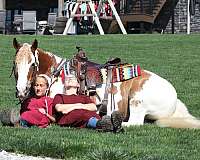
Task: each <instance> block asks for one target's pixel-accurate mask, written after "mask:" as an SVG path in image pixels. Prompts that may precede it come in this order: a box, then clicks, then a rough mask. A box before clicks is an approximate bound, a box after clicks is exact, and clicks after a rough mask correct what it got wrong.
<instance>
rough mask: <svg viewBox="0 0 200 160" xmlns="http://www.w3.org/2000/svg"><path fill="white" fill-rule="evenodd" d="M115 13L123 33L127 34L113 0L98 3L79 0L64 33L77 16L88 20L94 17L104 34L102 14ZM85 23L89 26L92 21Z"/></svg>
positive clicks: (65, 32)
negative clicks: (100, 19)
mask: <svg viewBox="0 0 200 160" xmlns="http://www.w3.org/2000/svg"><path fill="white" fill-rule="evenodd" d="M79 8H80V11H79ZM113 15H114V16H115V18H116V21H117V23H118V25H119V27H120V29H121V31H122V33H123V34H127V32H126V30H125V28H124V26H123V24H122V22H121V19H120V17H119V15H118V13H117V11H116V8H115V6H114V4H113V2H112V0H107V1H106V2H104V1H103V0H99V2H98V3H97V2H96V3H93V2H92V0H77V1H76V4H75V6H74V8H73V9H72V12H71V14H70V15H69V19H68V21H67V23H66V26H65V29H64V32H63V35H67V33H68V30H69V27H70V25H71V23H72V22H73V20H74V18H75V17H76V18H77V17H80V18H81V20H83V21H87V22H90V21H91V19H92V21H94V22H95V23H96V25H97V28H98V30H99V33H100V35H104V31H103V28H102V26H101V23H100V21H99V18H100V17H101V16H113ZM85 25H86V26H87V27H91V26H92V25H91V23H90V24H85Z"/></svg>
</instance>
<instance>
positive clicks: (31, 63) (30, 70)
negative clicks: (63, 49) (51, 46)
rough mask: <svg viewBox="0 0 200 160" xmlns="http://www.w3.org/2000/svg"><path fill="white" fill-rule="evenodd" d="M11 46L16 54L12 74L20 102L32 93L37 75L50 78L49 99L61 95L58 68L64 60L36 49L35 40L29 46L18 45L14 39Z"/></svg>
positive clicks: (61, 84)
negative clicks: (44, 75)
mask: <svg viewBox="0 0 200 160" xmlns="http://www.w3.org/2000/svg"><path fill="white" fill-rule="evenodd" d="M13 46H14V48H15V49H16V54H15V59H14V62H13V70H12V73H14V76H15V80H16V96H17V97H18V98H19V100H20V102H23V101H24V100H25V99H26V98H28V97H29V96H31V93H33V92H32V86H33V85H32V83H33V81H34V79H35V77H36V75H38V74H46V75H47V76H49V77H50V78H51V85H50V88H49V96H50V97H54V96H55V95H56V94H58V93H63V91H64V90H63V89H64V88H63V87H64V85H63V82H62V77H61V75H60V70H61V69H60V68H62V66H63V64H64V63H65V62H66V60H65V59H63V58H61V57H59V56H56V55H54V54H53V53H51V52H47V51H44V50H42V49H40V48H38V41H37V40H36V39H35V40H34V41H33V43H32V45H30V44H28V43H23V44H20V43H19V42H18V41H17V39H16V38H14V39H13ZM12 73H11V75H12Z"/></svg>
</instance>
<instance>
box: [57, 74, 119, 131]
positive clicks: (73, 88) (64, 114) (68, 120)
mask: <svg viewBox="0 0 200 160" xmlns="http://www.w3.org/2000/svg"><path fill="white" fill-rule="evenodd" d="M64 86H65V94H57V95H56V96H55V97H54V100H53V112H54V113H53V114H55V118H56V123H57V124H58V125H60V126H68V127H78V128H94V129H99V130H103V131H112V132H120V131H122V127H121V124H122V116H121V114H120V113H119V112H117V111H115V112H113V113H112V115H111V117H110V116H104V117H102V119H101V117H100V116H99V115H98V114H97V113H96V110H97V108H96V105H95V104H94V103H93V101H92V100H91V99H90V97H88V96H86V95H77V89H78V88H79V83H78V82H77V79H76V78H75V77H74V76H72V75H70V76H67V77H65V81H64Z"/></svg>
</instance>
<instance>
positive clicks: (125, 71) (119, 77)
mask: <svg viewBox="0 0 200 160" xmlns="http://www.w3.org/2000/svg"><path fill="white" fill-rule="evenodd" d="M101 74H102V79H103V83H106V79H107V69H105V68H103V69H101ZM140 75H141V69H140V65H133V64H120V65H119V66H114V67H113V68H112V82H113V83H114V82H122V81H126V80H129V79H132V78H135V77H138V76H140Z"/></svg>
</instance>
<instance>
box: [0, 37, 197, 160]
mask: <svg viewBox="0 0 200 160" xmlns="http://www.w3.org/2000/svg"><path fill="white" fill-rule="evenodd" d="M14 37H16V38H17V40H18V41H20V42H23V43H24V42H28V43H32V41H33V40H34V39H35V38H36V39H37V40H38V42H39V47H40V48H42V49H44V50H47V51H51V52H53V53H54V54H56V55H59V56H61V57H66V58H71V57H72V56H73V54H74V53H75V52H76V49H75V47H76V46H77V45H78V46H81V47H82V48H84V50H85V51H86V53H87V56H88V57H89V59H91V60H93V61H96V62H99V63H104V62H105V61H106V60H107V59H108V58H109V57H120V58H121V59H122V60H123V62H128V63H134V64H140V65H141V67H142V68H144V69H146V70H149V71H152V72H154V73H157V74H158V75H160V76H161V77H163V78H165V79H167V80H168V81H170V82H171V83H172V84H173V86H174V87H175V88H176V90H177V93H178V97H179V98H180V99H181V100H182V101H183V102H184V103H185V104H186V105H187V106H188V109H189V111H190V113H192V114H193V115H194V116H196V117H199V118H200V35H167V34H166V35H157V34H155V35H127V36H124V35H105V36H99V35H95V36H93V35H91V36H86V35H85V36H84V35H82V36H20V35H15V36H3V35H1V36H0V107H1V108H10V107H19V105H18V104H17V103H18V99H16V98H15V80H14V77H13V76H12V77H11V78H9V76H10V73H11V70H12V64H13V59H14V56H15V49H14V48H13V47H12V40H13V38H14ZM161 92H162V91H161ZM168 98H169V97H166V99H168ZM1 149H3V150H6V151H10V152H17V153H23V154H27V155H35V156H36V155H40V156H50V157H54V158H63V159H71V160H74V159H78V160H82V159H85V160H89V159H92V160H106V159H107V160H117V159H119V160H122V159H123V160H126V159H130V160H198V159H200V152H199V151H200V130H194V129H172V128H159V127H157V126H156V125H154V124H145V125H143V126H132V127H129V128H125V133H123V134H112V133H99V132H96V131H94V130H87V129H73V128H60V127H58V126H55V125H52V126H50V127H49V128H47V129H38V128H30V129H22V128H12V127H4V126H0V150H1Z"/></svg>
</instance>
